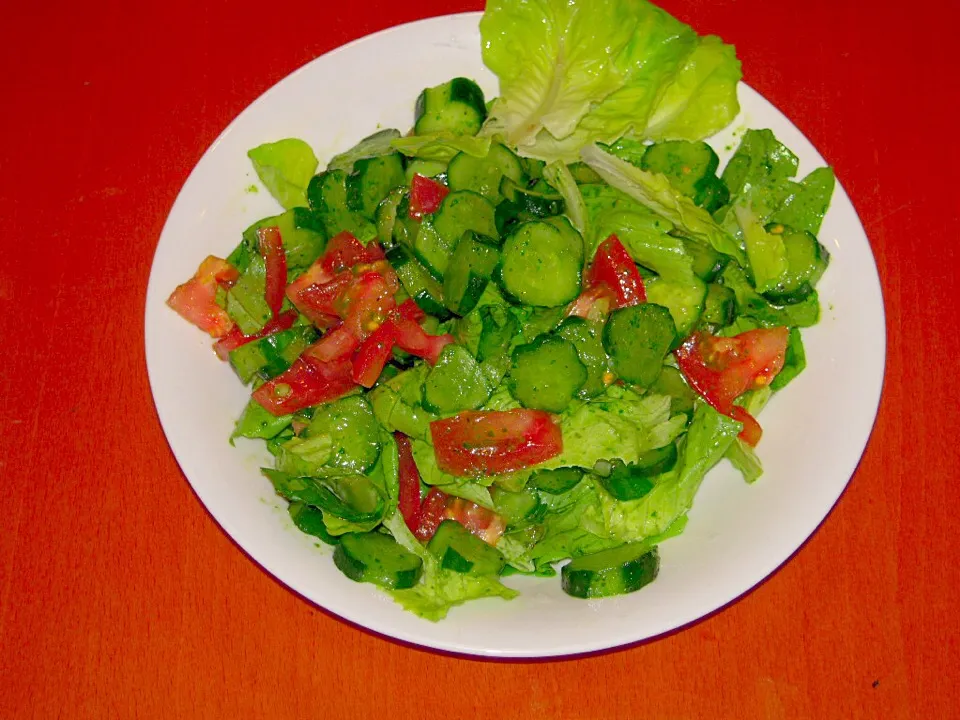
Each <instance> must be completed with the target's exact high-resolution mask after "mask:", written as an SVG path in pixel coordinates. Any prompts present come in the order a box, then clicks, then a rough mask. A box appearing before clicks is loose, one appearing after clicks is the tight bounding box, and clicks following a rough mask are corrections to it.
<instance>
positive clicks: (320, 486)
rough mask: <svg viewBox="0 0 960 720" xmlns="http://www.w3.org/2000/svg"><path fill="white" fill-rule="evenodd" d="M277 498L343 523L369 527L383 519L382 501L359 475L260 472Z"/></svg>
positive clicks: (370, 483)
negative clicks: (360, 524)
mask: <svg viewBox="0 0 960 720" xmlns="http://www.w3.org/2000/svg"><path fill="white" fill-rule="evenodd" d="M260 472H262V473H263V474H264V475H265V476H266V477H267V478H268V479H269V480H270V482H271V483H272V484H273V487H274V489H275V490H276V491H277V494H278V495H281V496H282V497H284V498H286V499H287V500H289V501H290V502H302V503H306V504H307V505H310V506H311V507H315V508H319V509H320V510H323V511H324V512H328V513H330V514H332V515H335V516H337V517H338V518H341V519H343V520H346V521H347V522H353V523H370V522H378V521H379V520H382V519H383V510H384V503H383V498H382V497H381V496H380V494H379V493H378V492H377V489H376V487H374V485H373V483H372V482H371V481H370V478H368V477H365V476H363V475H348V476H343V477H330V478H314V477H297V476H296V475H292V474H290V473H285V472H282V471H280V470H272V469H270V468H260Z"/></svg>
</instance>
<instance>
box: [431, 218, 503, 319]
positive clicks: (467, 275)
mask: <svg viewBox="0 0 960 720" xmlns="http://www.w3.org/2000/svg"><path fill="white" fill-rule="evenodd" d="M499 261H500V250H499V249H498V248H497V246H496V244H495V243H494V242H493V241H492V240H488V239H487V238H485V237H483V236H481V235H477V234H476V233H474V232H473V231H472V230H467V231H466V232H465V233H464V234H463V236H462V237H461V238H460V241H459V242H458V243H457V247H456V249H455V250H454V251H453V255H452V256H451V258H450V263H449V264H448V266H447V272H446V273H445V274H444V276H443V301H444V303H446V306H447V307H448V308H449V309H450V310H452V311H453V312H454V313H456V314H457V315H461V316H462V315H466V314H467V313H468V312H470V311H471V310H473V309H474V308H475V307H476V306H477V303H478V302H480V296H481V295H483V291H484V290H486V289H487V283H489V282H490V276H491V275H492V274H493V271H494V269H496V267H497V263H498V262H499Z"/></svg>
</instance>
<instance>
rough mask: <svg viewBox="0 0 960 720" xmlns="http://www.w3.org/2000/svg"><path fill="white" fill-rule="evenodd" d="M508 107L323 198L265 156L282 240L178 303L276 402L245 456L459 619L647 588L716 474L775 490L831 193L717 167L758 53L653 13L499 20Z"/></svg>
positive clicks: (412, 132)
mask: <svg viewBox="0 0 960 720" xmlns="http://www.w3.org/2000/svg"><path fill="white" fill-rule="evenodd" d="M480 30H481V36H482V47H483V60H484V62H485V64H486V65H487V67H488V68H490V69H491V70H492V71H493V72H494V73H495V74H496V75H497V76H498V79H499V83H500V88H499V95H498V96H497V97H496V98H494V99H492V100H491V99H489V98H487V97H485V96H484V93H483V91H482V90H481V88H480V87H479V86H478V85H477V83H476V82H475V81H474V80H472V79H470V78H463V77H457V78H452V79H450V80H449V81H448V82H445V83H443V84H441V85H438V86H435V87H428V88H426V89H424V90H423V92H422V93H421V94H420V96H419V97H418V98H416V99H415V103H414V102H413V101H414V98H411V103H412V104H413V105H414V108H413V125H412V127H411V128H400V129H387V130H380V131H378V132H375V133H374V134H372V135H370V136H369V137H367V138H365V139H364V140H362V141H360V142H359V143H358V144H357V145H356V146H354V147H352V148H350V149H348V150H347V151H345V152H343V153H341V154H339V155H337V156H335V157H333V158H331V159H330V160H329V161H328V162H326V164H325V167H324V168H323V169H321V168H320V163H319V161H318V159H317V157H316V155H315V154H314V152H313V150H312V148H311V147H310V146H309V145H308V144H307V143H306V142H304V141H302V140H299V139H296V138H286V139H281V140H279V141H275V142H267V143H265V144H263V145H260V146H259V147H256V148H253V149H252V150H250V152H249V157H250V159H251V161H252V163H253V166H254V168H255V170H256V172H257V174H258V176H259V178H260V180H261V182H262V183H263V185H264V186H265V187H266V188H267V189H268V190H269V191H270V193H271V194H272V195H273V197H274V198H275V199H276V200H277V201H278V203H279V206H280V207H278V213H277V214H276V215H274V216H271V217H267V218H264V219H262V220H260V221H258V222H256V223H254V224H253V225H252V226H251V227H249V228H247V229H246V230H245V231H244V232H243V234H242V238H241V240H240V243H239V245H237V247H236V248H235V249H234V250H233V252H232V253H230V254H229V255H228V256H227V257H226V258H217V257H213V256H211V257H208V258H206V259H204V260H203V262H202V263H201V264H200V266H199V268H198V270H197V272H196V274H195V275H194V276H193V277H192V278H190V279H189V280H187V281H186V282H185V283H183V284H182V285H180V286H179V287H177V288H176V289H175V290H174V291H173V293H172V294H171V296H170V297H169V299H168V305H169V306H170V307H171V308H173V310H175V311H176V312H178V313H179V314H180V315H182V316H183V317H184V318H185V319H187V320H188V321H190V322H191V323H193V324H194V325H196V326H197V327H198V328H200V329H202V330H204V331H206V332H207V333H209V334H210V335H211V336H212V337H213V338H215V342H214V349H215V351H216V353H217V355H218V356H219V357H220V359H221V360H223V361H225V362H227V363H228V364H229V365H230V366H231V368H232V370H233V371H234V372H235V373H236V375H237V376H238V378H239V380H240V381H241V382H242V383H244V384H245V385H247V386H249V387H250V390H251V398H250V400H249V402H248V404H247V406H246V408H245V410H244V411H243V413H242V415H241V416H240V417H239V419H238V420H237V423H236V427H235V430H234V433H233V436H232V437H231V442H232V441H233V440H234V439H235V438H248V439H258V440H263V441H264V442H265V443H266V446H267V448H268V449H269V451H270V453H271V455H272V456H273V463H272V467H269V468H264V469H263V474H264V475H265V477H266V478H267V479H268V480H269V482H270V483H272V485H273V488H274V489H275V490H276V492H277V494H278V495H280V496H281V497H283V498H284V499H285V500H286V501H287V502H288V506H289V514H290V518H291V520H292V522H293V524H294V525H295V526H296V527H297V528H299V529H300V530H301V531H302V532H304V533H307V534H309V535H311V536H315V537H316V538H318V539H319V540H320V541H322V542H324V543H328V544H330V545H332V546H334V550H333V561H334V563H335V564H336V566H337V567H338V568H339V569H340V570H341V571H342V572H343V573H344V574H345V575H346V576H347V577H349V578H351V579H352V580H356V581H360V582H370V583H374V584H376V585H378V586H380V587H382V588H383V589H384V590H385V591H386V592H388V593H390V594H391V595H392V597H393V598H394V599H395V600H396V601H397V602H398V603H400V604H401V605H402V606H403V607H404V608H406V609H408V610H411V611H413V612H415V613H417V614H419V615H420V616H422V617H424V618H427V619H430V620H439V619H441V618H443V617H444V616H445V615H446V614H447V612H448V611H449V609H450V608H451V607H453V606H455V605H458V604H460V603H463V602H466V601H468V600H471V599H477V598H483V597H500V598H504V599H510V598H512V597H514V596H515V595H516V594H517V591H516V590H514V589H512V588H510V587H508V586H507V585H505V584H504V583H503V582H502V578H503V577H505V576H507V575H509V574H527V575H536V576H554V575H557V574H559V575H560V579H559V582H560V585H561V587H562V588H563V590H564V591H565V592H566V593H568V594H569V595H571V596H573V597H577V598H602V597H607V596H613V595H619V594H622V593H629V592H634V591H637V590H639V589H640V588H642V587H644V586H645V585H647V584H648V583H650V582H651V581H653V580H654V579H655V578H656V576H657V573H658V570H659V553H658V546H659V543H661V542H663V541H665V540H667V539H669V538H670V537H672V536H675V535H677V534H679V533H681V532H682V531H683V529H684V526H685V524H686V518H687V512H688V510H689V509H690V507H691V506H692V504H693V501H694V497H695V495H696V493H697V490H698V488H699V486H700V484H701V481H702V480H703V478H704V476H705V475H706V473H707V472H708V471H709V470H710V469H711V468H712V467H713V466H715V465H716V464H717V463H718V462H720V461H721V460H722V459H724V458H726V459H727V460H729V461H730V462H731V463H732V464H733V465H734V466H735V467H736V468H738V470H739V471H740V472H741V473H742V474H743V476H744V478H745V479H746V480H747V481H748V482H753V481H755V480H757V478H759V477H760V475H761V472H762V468H761V464H760V461H759V459H758V456H757V454H756V452H755V448H756V446H757V444H758V442H759V441H760V439H761V436H762V428H761V425H760V423H759V422H758V420H757V417H758V415H759V414H760V412H761V410H762V409H763V407H764V405H765V404H766V403H767V402H768V401H769V400H770V398H771V397H772V396H774V395H775V394H776V393H778V392H780V391H782V390H784V388H786V386H787V385H788V384H789V383H790V382H791V381H792V379H793V378H795V377H796V376H797V374H798V373H800V372H801V371H802V370H803V369H804V367H805V357H804V351H803V340H802V335H801V329H802V328H805V327H809V326H810V325H813V324H815V323H816V322H817V321H818V320H819V316H820V303H819V299H818V296H817V291H816V285H817V282H818V281H819V279H820V277H821V276H822V274H823V273H824V271H825V270H826V268H827V266H828V263H829V255H828V253H827V251H826V249H825V248H824V247H823V246H822V245H821V244H820V242H819V241H818V240H817V233H818V231H819V228H820V224H821V222H822V219H823V216H824V214H825V212H826V210H827V208H828V206H829V202H830V197H831V195H832V192H833V185H834V179H833V174H832V172H831V171H830V169H829V168H820V169H817V170H814V171H813V172H811V173H810V174H809V175H807V176H806V177H803V178H802V179H800V178H798V177H797V172H798V161H797V158H796V157H795V156H794V155H793V153H791V152H790V150H789V149H788V148H786V147H784V146H783V145H782V144H781V143H780V142H779V141H778V140H777V139H776V138H775V137H774V136H773V133H771V132H770V131H769V130H763V129H756V130H747V131H745V132H744V133H743V135H742V136H741V139H740V143H739V147H738V148H736V151H735V152H734V154H733V156H732V158H731V159H730V160H729V162H728V163H727V164H726V165H725V167H723V169H722V170H721V168H720V163H719V158H718V155H717V153H716V152H715V150H714V149H713V148H712V147H711V146H710V145H709V144H708V143H707V142H705V141H704V138H708V137H710V136H711V135H713V134H715V133H716V132H717V131H719V130H720V129H722V128H724V127H726V126H727V125H728V124H729V123H730V122H731V121H732V120H733V118H735V117H736V116H737V114H738V112H739V105H738V103H737V83H738V82H739V80H740V64H739V62H738V61H737V59H736V56H735V53H734V50H733V48H732V47H731V46H729V45H726V44H724V43H723V42H722V41H721V40H719V39H718V38H715V37H709V36H708V37H701V36H699V35H697V34H696V33H695V32H694V31H693V30H692V29H691V28H690V27H688V26H687V25H685V24H683V23H681V22H679V21H678V20H676V19H675V18H673V17H671V16H670V15H668V14H667V13H665V12H664V11H663V10H661V9H659V8H657V7H655V6H653V5H651V4H649V3H646V2H642V1H638V0H631V1H629V2H628V1H626V0H609V1H608V2H604V3H591V4H590V5H589V11H588V10H587V3H585V2H582V0H581V1H580V2H578V1H576V0H543V2H539V3H530V2H524V1H522V0H491V1H490V2H488V4H487V8H486V11H485V13H484V15H483V18H482V20H481V24H480Z"/></svg>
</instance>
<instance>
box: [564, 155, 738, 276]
mask: <svg viewBox="0 0 960 720" xmlns="http://www.w3.org/2000/svg"><path fill="white" fill-rule="evenodd" d="M580 155H581V156H582V157H583V160H584V162H586V163H587V165H589V166H590V167H591V168H593V169H594V170H595V171H596V172H597V173H599V175H600V176H601V177H602V178H603V179H604V180H606V181H607V182H608V183H610V184H611V185H612V186H613V187H615V188H617V189H618V190H620V191H622V192H624V193H626V194H627V195H629V196H630V197H631V198H633V199H634V200H636V201H637V202H639V203H640V204H641V205H644V206H646V207H647V208H649V209H650V210H652V211H653V212H654V213H656V214H657V215H659V216H660V217H663V218H665V219H667V220H669V221H670V222H671V223H673V224H674V225H675V226H676V227H677V228H679V229H680V230H682V231H683V232H684V233H685V234H686V235H688V236H690V237H692V238H695V239H697V240H701V241H703V242H705V243H707V244H708V245H711V246H712V247H713V248H714V249H715V250H717V251H718V252H722V253H724V254H726V255H730V256H731V257H733V258H735V259H736V260H737V262H739V263H740V264H741V265H745V264H746V258H745V257H744V253H743V250H742V249H741V248H740V244H739V243H738V242H737V241H736V240H735V239H734V238H733V237H731V236H730V234H729V233H728V232H727V231H726V230H724V229H723V228H722V227H720V225H718V224H717V222H716V221H715V220H714V219H713V218H712V217H711V216H710V213H708V212H707V211H706V210H704V209H703V208H701V207H698V206H697V205H695V204H694V202H693V200H691V199H690V198H688V197H686V196H684V195H680V194H679V193H677V192H676V191H675V190H674V189H673V188H672V187H671V185H670V181H669V180H667V178H666V177H664V176H663V175H659V174H655V173H650V172H647V171H646V170H641V169H640V168H638V167H635V166H634V165H631V164H630V163H629V162H627V161H626V160H621V159H620V158H618V157H616V156H614V155H611V154H610V153H607V152H604V151H603V150H602V149H601V148H600V147H599V146H597V145H588V146H587V147H585V148H583V149H582V150H581V151H580Z"/></svg>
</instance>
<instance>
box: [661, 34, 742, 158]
mask: <svg viewBox="0 0 960 720" xmlns="http://www.w3.org/2000/svg"><path fill="white" fill-rule="evenodd" d="M741 76H742V73H741V71H740V61H739V60H737V56H736V52H735V51H734V49H733V46H732V45H727V44H725V43H724V42H723V41H722V40H721V39H720V38H718V37H716V36H715V35H708V36H707V37H702V38H700V42H699V44H698V45H697V47H696V49H695V50H694V51H693V52H692V53H691V54H690V55H689V56H688V57H687V61H686V62H685V63H684V65H683V67H682V68H681V69H680V72H679V73H678V74H677V76H676V78H675V79H674V81H673V82H672V83H670V85H668V86H667V89H666V90H665V91H664V93H663V96H662V97H661V98H660V102H659V103H657V106H656V108H654V110H653V113H652V114H651V116H650V119H649V121H648V122H647V127H646V130H645V131H644V133H643V135H644V137H646V138H647V139H650V140H702V139H703V138H705V137H709V136H710V135H713V134H714V133H715V132H717V131H719V130H722V129H723V128H725V127H726V126H727V125H729V124H730V123H731V122H733V119H734V118H735V117H736V116H737V113H739V112H740V103H739V102H738V101H737V83H739V82H740V78H741Z"/></svg>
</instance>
